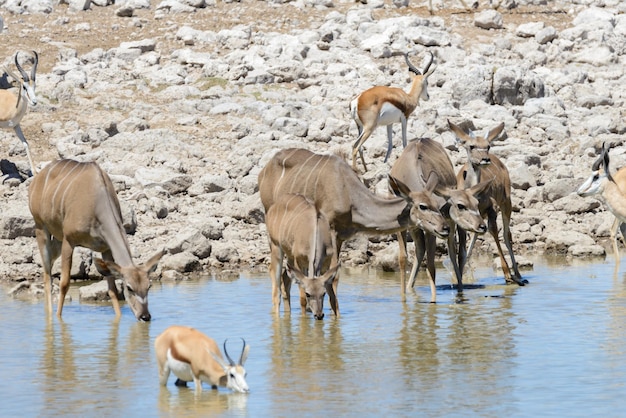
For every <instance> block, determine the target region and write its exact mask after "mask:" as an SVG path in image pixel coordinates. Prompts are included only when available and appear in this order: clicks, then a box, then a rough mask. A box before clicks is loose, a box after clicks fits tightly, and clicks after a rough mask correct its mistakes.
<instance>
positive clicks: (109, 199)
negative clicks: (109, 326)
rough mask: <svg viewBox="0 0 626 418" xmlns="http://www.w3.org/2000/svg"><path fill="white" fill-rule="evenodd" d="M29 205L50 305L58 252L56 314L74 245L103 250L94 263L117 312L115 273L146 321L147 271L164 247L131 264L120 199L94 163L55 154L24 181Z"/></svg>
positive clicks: (66, 285)
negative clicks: (137, 263)
mask: <svg viewBox="0 0 626 418" xmlns="http://www.w3.org/2000/svg"><path fill="white" fill-rule="evenodd" d="M28 191H29V196H28V197H29V206H30V211H31V213H32V214H33V218H34V219H35V233H36V236H37V244H38V246H39V251H40V253H41V260H42V262H43V270H44V273H43V280H44V286H45V292H46V302H47V308H48V310H49V311H52V286H51V285H52V277H51V271H52V265H53V264H54V261H55V260H56V259H57V258H58V257H59V256H61V281H60V284H59V288H60V292H59V302H58V307H57V315H58V316H59V317H61V314H62V311H63V302H64V301H65V295H66V294H67V291H68V289H69V285H70V269H71V267H72V253H73V251H74V247H76V246H81V247H86V248H89V249H91V250H93V251H98V252H100V253H102V259H96V267H97V268H98V270H99V271H100V273H102V274H104V275H105V276H106V278H107V282H108V285H109V296H110V297H111V302H112V303H113V308H114V309H115V313H116V316H118V317H119V316H120V315H121V312H120V307H119V302H118V295H117V287H116V286H115V279H116V278H119V279H121V280H122V281H123V286H122V287H123V289H124V295H125V298H126V301H127V302H128V304H129V306H130V308H131V310H132V311H133V313H134V315H135V317H136V318H137V319H139V320H140V321H149V320H150V312H149V311H148V290H149V289H150V279H149V278H148V274H149V273H151V272H153V271H154V270H155V269H156V266H157V263H158V261H159V260H160V259H161V257H162V256H163V252H159V253H157V254H156V255H154V256H153V257H152V258H151V259H150V260H148V262H146V263H145V264H144V265H139V266H137V265H135V263H134V262H133V260H132V258H131V254H130V248H129V245H128V241H127V240H126V234H125V231H124V226H123V223H122V214H121V211H120V203H119V201H118V200H117V195H116V194H115V189H114V187H113V183H111V179H110V178H109V176H108V175H107V174H106V173H105V172H104V171H102V169H101V168H100V167H99V166H98V165H97V164H96V163H80V162H77V161H73V160H58V161H54V162H52V163H50V164H48V165H47V166H46V167H45V168H44V169H43V170H42V171H41V173H39V174H37V175H36V176H35V177H34V179H33V181H32V183H31V184H30V186H29V189H28Z"/></svg>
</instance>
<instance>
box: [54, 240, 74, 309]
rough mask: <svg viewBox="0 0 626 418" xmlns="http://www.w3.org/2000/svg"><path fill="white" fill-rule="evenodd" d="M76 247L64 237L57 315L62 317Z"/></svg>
mask: <svg viewBox="0 0 626 418" xmlns="http://www.w3.org/2000/svg"><path fill="white" fill-rule="evenodd" d="M73 252H74V247H72V244H70V243H69V241H68V240H67V239H63V242H62V243H61V280H60V282H59V301H58V304H57V316H58V317H59V318H61V316H62V315H63V304H64V303H65V296H66V295H67V291H68V290H69V288H70V272H71V270H72V254H73Z"/></svg>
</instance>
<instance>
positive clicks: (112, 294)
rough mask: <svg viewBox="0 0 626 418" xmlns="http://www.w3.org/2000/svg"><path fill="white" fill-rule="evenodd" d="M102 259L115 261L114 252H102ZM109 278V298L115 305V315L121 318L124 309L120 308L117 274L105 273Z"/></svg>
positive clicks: (107, 278)
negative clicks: (116, 282)
mask: <svg viewBox="0 0 626 418" xmlns="http://www.w3.org/2000/svg"><path fill="white" fill-rule="evenodd" d="M102 259H103V260H106V261H110V262H114V261H115V260H113V254H112V253H111V251H105V252H103V253H102ZM105 278H106V280H107V286H108V288H109V290H108V293H109V299H111V304H112V305H113V310H114V311H115V317H116V318H119V317H120V316H122V310H121V309H120V295H119V294H118V293H117V285H116V284H115V276H114V275H112V274H107V275H105Z"/></svg>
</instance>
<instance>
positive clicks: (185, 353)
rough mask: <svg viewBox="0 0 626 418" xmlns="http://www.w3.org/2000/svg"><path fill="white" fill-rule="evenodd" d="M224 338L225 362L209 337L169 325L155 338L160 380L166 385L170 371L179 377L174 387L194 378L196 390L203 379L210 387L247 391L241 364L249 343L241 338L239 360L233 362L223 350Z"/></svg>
mask: <svg viewBox="0 0 626 418" xmlns="http://www.w3.org/2000/svg"><path fill="white" fill-rule="evenodd" d="M227 341H228V340H226V341H224V355H225V356H226V359H228V362H226V361H224V358H223V357H222V353H221V352H220V349H219V347H218V346H217V344H216V343H215V340H213V339H212V338H209V337H208V336H206V335H205V334H203V333H201V332H200V331H198V330H197V329H194V328H190V327H184V326H179V325H172V326H170V327H169V328H167V329H166V330H165V331H163V332H162V333H161V334H160V335H159V336H158V337H156V339H155V340H154V351H155V353H156V359H157V364H158V367H159V382H160V383H161V385H163V386H166V385H167V379H168V378H169V377H170V372H172V373H174V376H176V377H177V378H178V379H177V380H176V385H177V386H187V382H191V381H193V382H194V385H195V387H196V393H200V392H202V382H205V383H208V384H210V385H211V387H212V388H213V389H217V387H218V386H221V387H225V388H228V389H231V390H232V391H234V392H242V393H246V392H248V391H249V388H248V383H247V382H246V370H245V369H244V368H243V365H244V363H245V362H246V359H247V358H248V353H249V352H250V346H249V345H247V344H246V341H245V340H244V339H243V338H242V341H243V349H242V350H241V356H240V357H239V361H238V362H237V363H235V362H234V361H233V359H231V358H230V356H229V355H228V351H227V350H226V342H227Z"/></svg>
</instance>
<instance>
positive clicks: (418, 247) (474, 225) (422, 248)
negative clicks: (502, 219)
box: [391, 138, 490, 302]
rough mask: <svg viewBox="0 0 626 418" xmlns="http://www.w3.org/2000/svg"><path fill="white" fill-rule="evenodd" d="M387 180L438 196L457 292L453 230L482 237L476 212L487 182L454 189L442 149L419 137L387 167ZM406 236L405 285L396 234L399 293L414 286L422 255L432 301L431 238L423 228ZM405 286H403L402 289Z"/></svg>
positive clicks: (402, 245) (458, 277) (402, 257)
mask: <svg viewBox="0 0 626 418" xmlns="http://www.w3.org/2000/svg"><path fill="white" fill-rule="evenodd" d="M391 177H392V178H394V179H396V180H398V181H399V182H402V183H404V184H405V185H406V186H407V187H408V188H409V189H410V190H412V191H428V190H432V191H434V192H435V193H437V194H438V195H441V197H440V198H437V197H435V199H438V201H437V205H438V207H439V208H441V212H442V214H443V215H444V217H445V219H446V221H447V222H448V225H449V229H450V233H449V234H448V235H447V244H448V255H449V257H450V261H451V262H452V266H453V268H454V273H455V276H456V280H457V282H458V290H459V291H461V290H462V289H463V281H462V274H461V271H460V269H459V264H458V262H457V250H456V245H457V244H456V235H455V228H456V226H457V225H458V226H459V228H462V229H464V230H466V231H471V232H474V233H478V234H482V233H485V232H486V231H487V227H486V226H485V224H484V222H483V219H482V217H481V216H480V212H479V211H478V199H477V196H480V194H481V193H482V192H484V191H485V189H486V188H487V187H488V186H489V183H490V182H488V181H487V182H482V183H480V184H477V185H475V186H473V187H470V188H468V189H458V190H457V184H456V176H455V174H454V168H453V167H452V162H451V161H450V157H448V154H447V153H446V151H445V150H444V148H443V146H442V145H441V144H440V143H438V142H436V141H433V140H432V139H429V138H422V139H418V140H415V141H411V142H409V145H408V146H407V147H406V148H405V150H404V151H403V152H402V154H401V155H400V157H398V159H397V160H396V162H395V163H394V165H393V167H392V168H391ZM409 233H410V234H411V237H412V238H413V242H414V243H415V262H414V263H413V269H412V270H411V275H410V277H409V281H408V283H407V282H406V277H405V276H406V271H405V268H406V242H405V239H404V233H402V232H399V233H398V243H399V244H400V257H399V264H400V277H401V284H402V291H403V292H404V291H405V289H406V290H409V289H411V288H413V286H414V285H415V279H416V277H417V272H418V269H419V267H420V265H421V264H422V260H423V259H424V255H426V256H427V258H426V266H427V268H428V272H429V273H430V292H431V293H430V294H431V298H430V301H431V302H435V300H436V287H435V235H436V234H433V231H432V230H429V229H427V228H411V229H409ZM405 283H406V287H405Z"/></svg>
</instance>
